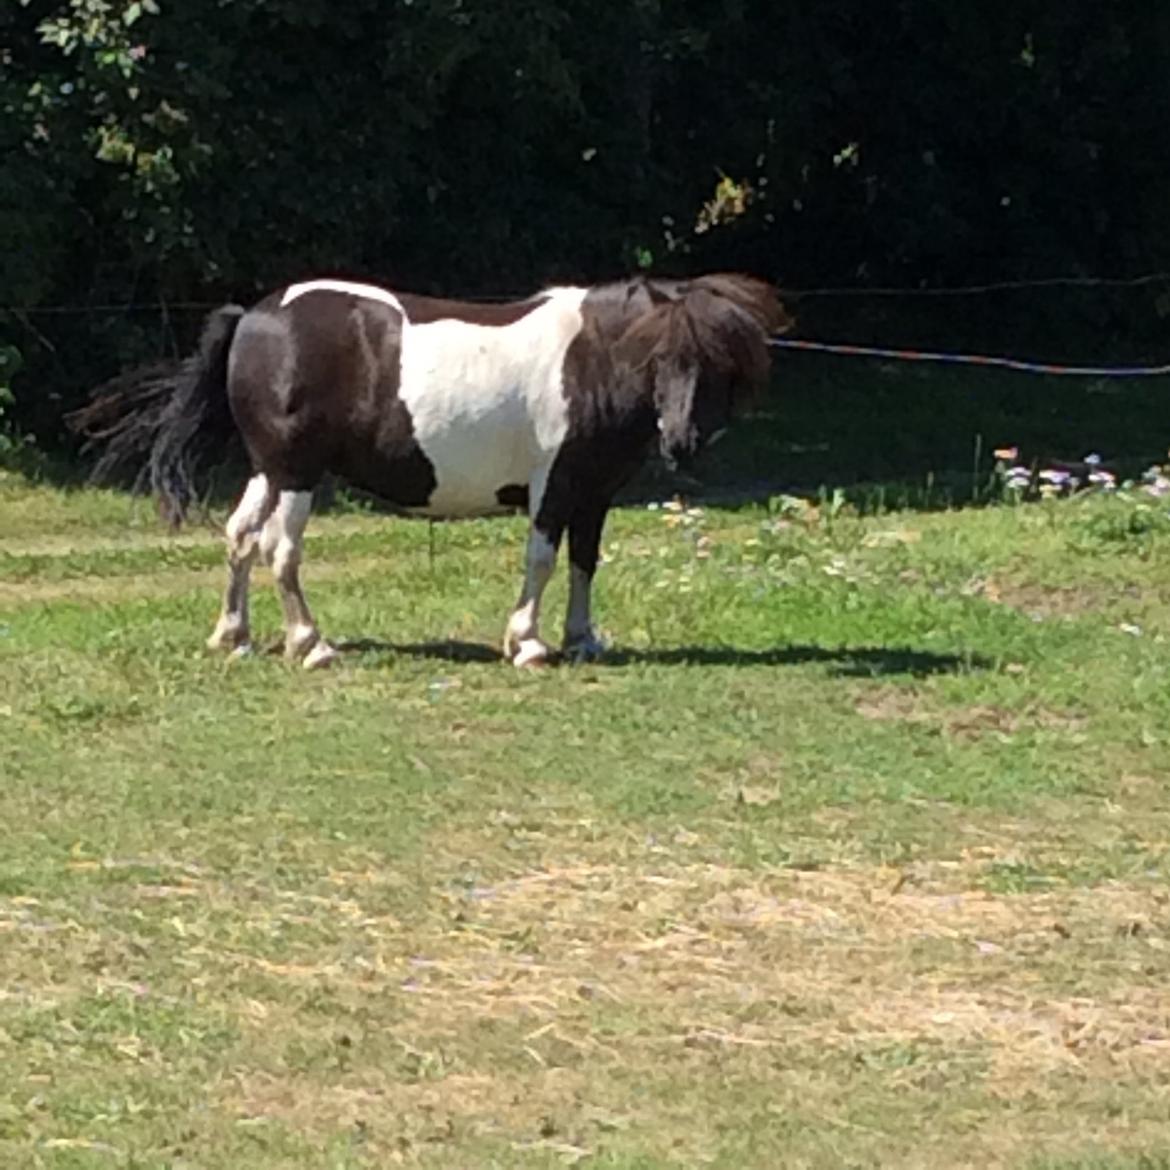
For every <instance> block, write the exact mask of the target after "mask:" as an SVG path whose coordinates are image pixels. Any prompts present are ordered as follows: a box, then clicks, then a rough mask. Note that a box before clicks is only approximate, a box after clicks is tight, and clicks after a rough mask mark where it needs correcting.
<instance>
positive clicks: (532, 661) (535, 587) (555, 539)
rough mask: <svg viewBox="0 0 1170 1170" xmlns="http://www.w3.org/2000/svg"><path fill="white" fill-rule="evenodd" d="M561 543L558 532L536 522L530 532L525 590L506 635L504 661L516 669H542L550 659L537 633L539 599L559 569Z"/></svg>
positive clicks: (525, 568)
mask: <svg viewBox="0 0 1170 1170" xmlns="http://www.w3.org/2000/svg"><path fill="white" fill-rule="evenodd" d="M560 540H561V530H560V529H559V528H557V529H555V530H551V531H550V530H547V529H544V528H541V527H538V525H537V524H536V522H535V521H533V523H532V526H531V527H530V528H529V530H528V552H527V556H526V558H525V565H524V586H523V588H522V589H521V590H520V600H519V601H518V602H517V603H516V608H515V609H514V610H513V611H512V616H511V617H510V618H509V619H508V628H507V629H506V630H505V631H504V657H505V658H508V659H510V660H511V661H512V664H513V665H514V666H540V665H542V664H543V663H544V662H545V661H546V660H547V658H548V655H549V648H548V646H547V645H545V643H544V642H542V641H541V640H540V636H539V633H538V627H539V623H540V599H541V596H542V595H543V593H544V589H545V586H546V585H547V584H548V579H549V578H550V577H551V576H552V571H553V568H554V566H555V565H556V562H557V546H558V545H559V544H560Z"/></svg>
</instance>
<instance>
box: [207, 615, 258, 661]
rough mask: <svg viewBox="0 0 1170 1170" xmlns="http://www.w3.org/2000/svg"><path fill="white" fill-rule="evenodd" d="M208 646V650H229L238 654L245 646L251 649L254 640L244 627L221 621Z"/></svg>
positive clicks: (208, 640)
mask: <svg viewBox="0 0 1170 1170" xmlns="http://www.w3.org/2000/svg"><path fill="white" fill-rule="evenodd" d="M206 644H207V649H208V650H228V651H230V652H231V653H232V654H236V653H238V652H239V651H240V650H241V649H242V648H243V647H245V646H246V647H249V648H250V647H251V645H252V639H251V636H250V635H249V633H248V631H247V630H246V629H245V628H244V627H242V626H236V625H232V624H231V623H230V622H223V621H221V622H219V623H218V624H217V625H216V627H215V629H214V630H212V632H211V636H210V637H209V638H208V639H207V643H206Z"/></svg>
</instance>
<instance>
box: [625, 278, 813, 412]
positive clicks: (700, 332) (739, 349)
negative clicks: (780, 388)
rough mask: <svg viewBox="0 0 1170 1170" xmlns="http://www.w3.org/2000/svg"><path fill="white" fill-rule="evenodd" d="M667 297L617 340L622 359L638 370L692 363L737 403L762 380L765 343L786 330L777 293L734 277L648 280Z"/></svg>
mask: <svg viewBox="0 0 1170 1170" xmlns="http://www.w3.org/2000/svg"><path fill="white" fill-rule="evenodd" d="M649 283H650V284H651V287H652V288H654V290H655V291H657V292H658V293H659V294H660V295H661V294H665V296H666V297H667V298H668V299H666V300H665V301H664V302H663V303H661V304H658V305H656V306H655V307H654V308H653V309H651V310H650V311H649V312H647V313H644V314H643V315H641V316H640V317H638V318H637V319H636V320H635V321H634V322H633V323H632V324H631V325H630V327H629V328H628V329H627V331H626V333H625V335H624V336H623V337H622V339H621V342H620V348H621V350H622V351H623V354H624V356H625V357H626V360H627V361H629V362H630V364H631V365H633V366H635V367H640V368H644V367H645V366H647V365H648V364H649V363H651V362H653V361H655V360H657V359H660V358H662V359H666V360H669V361H671V362H675V363H684V364H686V363H693V364H695V365H698V366H700V367H701V368H702V369H703V370H704V371H705V372H706V373H708V374H720V375H722V376H724V377H726V378H727V380H728V382H729V383H730V385H731V387H732V390H733V392H734V394H735V397H736V398H737V399H743V398H749V397H751V396H752V395H754V394H755V393H756V392H758V391H759V390H760V389H761V388H762V387H763V386H764V384H765V383H766V382H767V379H768V371H769V369H770V367H771V356H770V354H769V350H768V339H769V338H770V337H772V336H774V335H775V334H778V333H786V332H787V331H788V330H789V329H791V328H792V319H791V318H790V317H789V315H788V313H787V312H786V311H785V309H784V306H783V305H782V304H781V303H780V297H779V293H778V292H777V290H776V289H775V287H774V286H772V285H771V284H769V283H768V282H767V281H764V280H760V279H758V278H757V277H754V276H745V275H741V274H739V273H715V274H712V275H710V276H700V277H696V278H695V279H693V280H688V281H678V282H669V283H668V282H661V283H659V282H649Z"/></svg>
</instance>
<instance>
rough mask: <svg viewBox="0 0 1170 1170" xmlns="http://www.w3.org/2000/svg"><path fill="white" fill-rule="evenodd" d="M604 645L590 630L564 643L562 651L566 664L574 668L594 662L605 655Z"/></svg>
mask: <svg viewBox="0 0 1170 1170" xmlns="http://www.w3.org/2000/svg"><path fill="white" fill-rule="evenodd" d="M605 650H606V646H605V643H604V642H603V641H602V640H601V639H600V638H599V637H598V636H597V635H596V634H595V633H593V631H592V630H591V631H590V632H589V633H588V634H582V635H581V636H580V637H579V638H573V639H572V640H571V641H566V642H565V644H564V647H563V649H562V653H563V654H564V656H565V661H566V662H571V663H573V665H574V666H576V665H579V664H581V663H584V662H596V661H597V660H598V659H599V658H601V656H602V655H603V654H604V653H605Z"/></svg>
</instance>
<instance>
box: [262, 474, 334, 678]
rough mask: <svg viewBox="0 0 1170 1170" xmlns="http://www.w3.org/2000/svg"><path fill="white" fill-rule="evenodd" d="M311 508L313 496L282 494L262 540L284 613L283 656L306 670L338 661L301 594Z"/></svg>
mask: <svg viewBox="0 0 1170 1170" xmlns="http://www.w3.org/2000/svg"><path fill="white" fill-rule="evenodd" d="M312 508H313V493H312V492H291V491H283V492H281V493H280V502H279V503H278V504H277V505H276V511H274V512H273V513H272V518H271V519H270V520H269V521H268V524H267V525H266V526H265V529H264V534H263V537H262V540H261V544H262V549H263V553H264V559H265V560H266V561H267V562H268V563H269V564H271V566H272V575H273V576H274V577H275V578H276V590H277V593H278V594H279V595H280V604H281V608H282V609H283V610H284V656H285V657H286V658H288V659H289V660H290V661H293V662H300V663H301V665H302V666H304V667H305V669H306V670H311V669H313V668H314V667H317V666H327V665H328V664H329V663H330V662H332V661H333V659H334V658H336V657H337V651H336V650H334V649H333V647H332V646H330V645H329V643H328V642H326V641H325V639H324V638H322V637H321V634H320V632H319V631H318V629H317V623H316V622H315V621H314V620H313V615H312V613H311V612H310V610H309V606H308V603H307V602H306V601H305V595H304V593H303V592H302V591H301V579H300V567H301V555H302V547H303V544H304V537H305V526H306V525H307V524H308V523H309V513H310V512H311V511H312Z"/></svg>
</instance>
